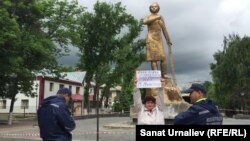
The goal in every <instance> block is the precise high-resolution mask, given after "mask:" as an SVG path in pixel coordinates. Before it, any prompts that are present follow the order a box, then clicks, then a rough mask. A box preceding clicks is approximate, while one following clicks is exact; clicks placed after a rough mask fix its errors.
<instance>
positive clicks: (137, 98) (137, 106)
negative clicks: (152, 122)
mask: <svg viewBox="0 0 250 141" xmlns="http://www.w3.org/2000/svg"><path fill="white" fill-rule="evenodd" d="M133 99H134V106H135V110H136V112H139V111H140V110H141V108H142V106H143V104H142V100H141V93H140V89H138V88H134V92H133Z"/></svg>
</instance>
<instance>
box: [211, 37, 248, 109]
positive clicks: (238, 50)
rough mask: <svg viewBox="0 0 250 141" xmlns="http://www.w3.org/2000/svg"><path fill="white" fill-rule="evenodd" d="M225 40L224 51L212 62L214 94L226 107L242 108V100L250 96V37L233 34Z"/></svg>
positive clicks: (216, 55) (218, 53) (221, 104)
mask: <svg viewBox="0 0 250 141" xmlns="http://www.w3.org/2000/svg"><path fill="white" fill-rule="evenodd" d="M223 42H224V48H223V51H218V52H216V53H215V54H214V59H215V61H216V62H215V63H212V64H211V70H212V72H211V73H212V77H213V81H214V93H215V94H214V95H213V96H214V97H215V100H216V102H217V103H218V104H219V105H220V106H222V107H224V108H230V109H235V108H240V106H242V104H241V103H243V101H242V100H243V99H249V97H250V93H249V91H250V68H249V64H250V47H249V46H250V38H249V37H247V36H245V37H243V38H241V37H239V35H236V34H232V35H229V36H228V37H224V41H223ZM246 104H248V105H247V106H249V104H250V103H249V101H248V103H246Z"/></svg>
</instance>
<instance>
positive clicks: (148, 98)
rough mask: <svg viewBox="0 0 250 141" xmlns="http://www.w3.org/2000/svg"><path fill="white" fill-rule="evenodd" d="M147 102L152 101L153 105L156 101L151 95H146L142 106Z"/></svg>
mask: <svg viewBox="0 0 250 141" xmlns="http://www.w3.org/2000/svg"><path fill="white" fill-rule="evenodd" d="M148 101H152V102H153V103H155V101H156V99H155V97H153V96H152V95H147V96H145V98H144V99H143V104H145V103H146V102H148Z"/></svg>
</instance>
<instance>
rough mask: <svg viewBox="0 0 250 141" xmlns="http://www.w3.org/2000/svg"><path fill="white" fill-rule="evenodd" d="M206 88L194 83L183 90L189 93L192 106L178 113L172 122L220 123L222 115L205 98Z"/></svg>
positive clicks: (190, 123) (182, 123)
mask: <svg viewBox="0 0 250 141" xmlns="http://www.w3.org/2000/svg"><path fill="white" fill-rule="evenodd" d="M206 92H207V91H206V88H205V87H204V86H203V85H201V84H197V83H194V84H192V86H191V87H190V88H189V89H187V90H184V93H190V94H189V97H190V101H191V103H192V106H191V107H189V108H188V110H187V111H185V112H181V113H179V114H178V115H177V116H176V117H175V120H174V124H175V125H177V124H181V125H184V124H186V125H221V124H222V122H223V117H222V115H221V114H220V112H219V110H218V108H217V107H216V105H214V103H213V102H212V101H211V100H209V99H206V98H205V94H206Z"/></svg>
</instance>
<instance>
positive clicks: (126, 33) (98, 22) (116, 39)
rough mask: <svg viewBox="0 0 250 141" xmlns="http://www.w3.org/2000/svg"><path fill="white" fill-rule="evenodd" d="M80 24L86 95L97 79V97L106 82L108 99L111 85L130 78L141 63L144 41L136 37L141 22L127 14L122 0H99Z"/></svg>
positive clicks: (80, 45)
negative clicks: (114, 2) (112, 1)
mask: <svg viewBox="0 0 250 141" xmlns="http://www.w3.org/2000/svg"><path fill="white" fill-rule="evenodd" d="M80 25H82V27H81V28H80V30H79V31H80V38H81V42H80V44H79V45H78V47H79V49H80V52H81V54H80V64H78V66H79V68H81V69H83V70H86V71H87V74H86V79H85V80H86V83H87V86H86V88H87V90H86V91H85V92H86V93H85V97H88V88H89V86H90V81H94V82H95V91H94V100H96V96H97V95H98V92H99V91H98V90H99V87H100V86H101V85H103V84H105V85H106V89H105V90H104V96H105V97H107V98H108V97H109V95H110V92H109V88H111V87H113V86H114V85H115V84H119V83H121V82H122V79H124V77H128V75H127V73H129V72H132V73H131V74H130V75H131V76H132V75H133V71H134V70H135V68H136V67H138V66H139V64H140V61H139V60H137V59H138V58H140V57H141V56H142V55H141V54H142V51H141V50H142V48H143V46H144V44H145V43H144V40H139V39H137V38H138V35H139V33H140V32H141V30H142V22H141V21H138V20H136V19H135V18H134V17H133V16H132V15H130V14H127V13H126V9H125V8H124V7H122V5H121V2H119V3H116V4H108V3H106V2H99V1H97V2H96V4H95V5H94V12H93V13H90V12H86V13H84V14H83V15H82V20H81V22H80ZM137 55H138V56H137ZM131 78H132V77H130V78H129V79H131ZM107 98H106V99H107ZM85 102H86V101H85ZM85 104H87V102H86V103H85ZM85 106H86V105H85Z"/></svg>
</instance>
